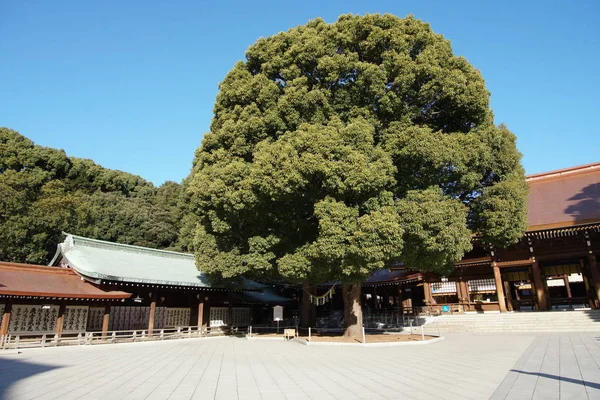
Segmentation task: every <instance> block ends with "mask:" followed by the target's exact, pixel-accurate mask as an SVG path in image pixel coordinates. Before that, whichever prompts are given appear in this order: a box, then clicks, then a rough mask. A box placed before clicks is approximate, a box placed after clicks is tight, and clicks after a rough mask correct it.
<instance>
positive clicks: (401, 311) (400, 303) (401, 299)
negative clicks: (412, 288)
mask: <svg viewBox="0 0 600 400" xmlns="http://www.w3.org/2000/svg"><path fill="white" fill-rule="evenodd" d="M403 315H404V297H403V295H402V285H398V316H399V317H400V318H402V316H403Z"/></svg>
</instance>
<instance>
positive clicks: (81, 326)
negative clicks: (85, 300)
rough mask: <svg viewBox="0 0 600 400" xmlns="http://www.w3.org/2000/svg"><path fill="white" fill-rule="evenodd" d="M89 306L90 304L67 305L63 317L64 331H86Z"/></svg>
mask: <svg viewBox="0 0 600 400" xmlns="http://www.w3.org/2000/svg"><path fill="white" fill-rule="evenodd" d="M88 308H89V307H88V306H67V308H66V310H65V317H64V319H63V332H83V331H85V328H86V325H87V319H88Z"/></svg>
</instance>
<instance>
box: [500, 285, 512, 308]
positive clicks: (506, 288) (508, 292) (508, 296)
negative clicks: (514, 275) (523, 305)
mask: <svg viewBox="0 0 600 400" xmlns="http://www.w3.org/2000/svg"><path fill="white" fill-rule="evenodd" d="M503 283H504V295H505V296H506V310H507V311H513V310H514V309H513V301H512V300H513V299H512V290H510V282H508V281H504V282H503Z"/></svg>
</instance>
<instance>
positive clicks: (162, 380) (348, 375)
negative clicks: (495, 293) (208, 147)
mask: <svg viewBox="0 0 600 400" xmlns="http://www.w3.org/2000/svg"><path fill="white" fill-rule="evenodd" d="M598 337H600V334H598V335H596V334H593V333H581V334H578V333H561V334H555V335H554V334H533V333H532V334H498V333H493V334H492V333H490V334H447V335H446V340H443V341H440V342H437V343H432V344H428V345H418V346H403V347H383V348H364V347H356V348H354V347H316V346H315V347H310V346H308V347H307V346H302V345H300V344H298V343H294V342H285V341H283V340H282V341H248V340H246V339H243V338H211V339H182V340H177V341H165V342H146V343H131V344H115V345H97V346H80V347H62V348H45V349H25V350H21V353H20V354H15V352H12V354H4V355H0V397H1V398H3V399H55V398H61V399H76V398H81V399H95V398H98V399H99V398H102V399H213V398H214V399H308V398H310V399H332V398H334V399H357V398H359V399H431V398H440V399H486V398H490V397H492V398H494V399H503V398H514V399H527V398H544V399H552V398H556V399H558V398H559V396H560V398H572V399H579V398H581V399H585V398H599V399H600V368H599V367H598V365H599V364H600V347H599V344H600V341H599V339H598Z"/></svg>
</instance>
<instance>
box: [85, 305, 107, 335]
mask: <svg viewBox="0 0 600 400" xmlns="http://www.w3.org/2000/svg"><path fill="white" fill-rule="evenodd" d="M103 319H104V307H90V310H89V311H88V322H87V330H88V331H101V330H102V320H103Z"/></svg>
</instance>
